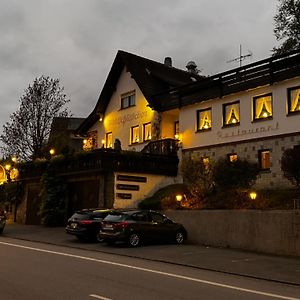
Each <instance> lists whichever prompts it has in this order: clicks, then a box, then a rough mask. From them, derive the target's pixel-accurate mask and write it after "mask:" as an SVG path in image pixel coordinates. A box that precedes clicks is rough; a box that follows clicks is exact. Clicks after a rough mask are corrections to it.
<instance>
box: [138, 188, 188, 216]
mask: <svg viewBox="0 0 300 300" xmlns="http://www.w3.org/2000/svg"><path fill="white" fill-rule="evenodd" d="M178 194H181V195H187V197H188V196H189V191H188V189H187V187H186V186H185V185H184V184H172V185H168V186H166V187H164V188H162V189H160V190H158V191H157V192H155V193H154V195H153V196H151V197H148V198H145V199H144V200H143V201H141V202H140V203H139V208H140V209H155V210H164V209H169V208H170V209H171V208H173V209H176V208H179V204H178V203H177V201H176V195H178Z"/></svg>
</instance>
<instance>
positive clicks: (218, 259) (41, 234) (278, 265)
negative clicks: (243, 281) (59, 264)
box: [0, 224, 300, 286]
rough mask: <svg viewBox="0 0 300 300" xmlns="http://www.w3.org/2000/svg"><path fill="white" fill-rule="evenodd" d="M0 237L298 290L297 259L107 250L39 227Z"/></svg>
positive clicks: (189, 248)
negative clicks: (188, 267) (201, 270)
mask: <svg viewBox="0 0 300 300" xmlns="http://www.w3.org/2000/svg"><path fill="white" fill-rule="evenodd" d="M2 236H3V237H7V238H14V239H21V240H28V241H35V242H43V243H48V244H54V245H59V246H66V247H73V248H80V249H85V250H92V251H99V252H105V253H112V254H117V255H124V256H130V257H137V258H142V259H148V260H154V261H161V262H168V263H172V264H179V265H184V266H190V267H195V268H200V269H206V270H212V271H218V272H223V273H228V274H237V275H242V276H249V277H253V278H259V279H266V280H272V281H279V282H283V283H288V284H294V285H299V286H300V258H293V257H282V256H273V255H265V254H257V253H251V252H246V251H241V250H233V249H224V248H213V247H205V246H200V245H192V244H185V245H181V246H176V245H147V246H142V247H139V248H129V247H125V246H122V245H120V246H113V247H111V246H107V245H106V244H101V243H84V242H80V241H78V240H77V239H76V238H75V237H73V236H71V235H68V234H66V233H65V231H64V228H62V227H58V228H48V227H43V226H39V225H20V224H7V225H6V227H5V230H4V233H3V235H2ZM0 239H1V236H0Z"/></svg>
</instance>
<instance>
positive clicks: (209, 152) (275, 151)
mask: <svg viewBox="0 0 300 300" xmlns="http://www.w3.org/2000/svg"><path fill="white" fill-rule="evenodd" d="M296 145H300V134H298V135H286V136H278V137H272V138H265V139H257V140H250V141H241V142H238V143H230V144H224V145H216V146H213V147H206V148H199V149H191V150H184V152H183V155H184V156H185V157H191V158H193V159H200V158H201V157H208V158H209V159H210V160H211V161H216V160H217V159H218V158H220V157H226V156H227V155H228V154H229V153H236V154H237V155H238V158H241V159H247V160H249V161H252V162H258V151H259V150H263V149H265V150H270V154H271V155H270V163H271V166H270V170H268V171H261V172H260V174H259V175H258V178H257V180H256V183H255V186H254V187H255V188H256V189H280V188H282V189H285V188H291V187H292V185H291V184H290V182H289V181H288V180H287V179H285V178H284V177H283V175H282V172H281V156H282V154H283V152H284V151H285V150H286V149H288V148H293V147H294V146H296Z"/></svg>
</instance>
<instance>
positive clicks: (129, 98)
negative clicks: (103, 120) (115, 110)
mask: <svg viewBox="0 0 300 300" xmlns="http://www.w3.org/2000/svg"><path fill="white" fill-rule="evenodd" d="M135 96H136V94H135V90H134V91H131V92H128V93H125V94H121V109H126V108H129V107H133V106H135ZM132 99H133V100H132ZM125 101H127V103H126V102H125Z"/></svg>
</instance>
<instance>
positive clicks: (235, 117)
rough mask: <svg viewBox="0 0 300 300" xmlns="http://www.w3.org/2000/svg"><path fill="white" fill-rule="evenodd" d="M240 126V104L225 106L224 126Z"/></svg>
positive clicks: (233, 103) (234, 103) (237, 102)
mask: <svg viewBox="0 0 300 300" xmlns="http://www.w3.org/2000/svg"><path fill="white" fill-rule="evenodd" d="M239 124H240V102H239V101H236V102H232V103H227V104H223V126H234V125H239Z"/></svg>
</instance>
